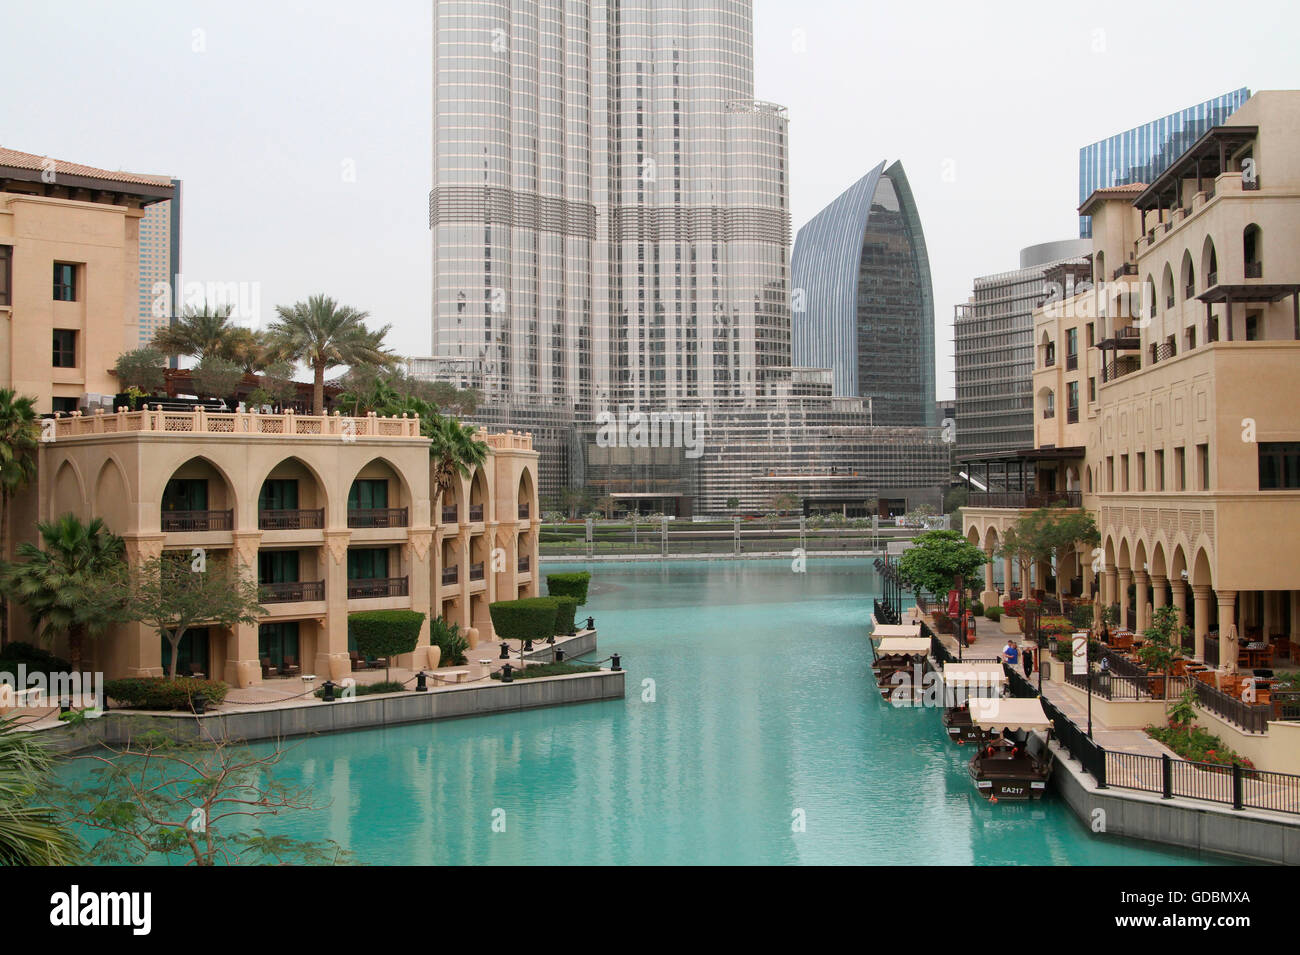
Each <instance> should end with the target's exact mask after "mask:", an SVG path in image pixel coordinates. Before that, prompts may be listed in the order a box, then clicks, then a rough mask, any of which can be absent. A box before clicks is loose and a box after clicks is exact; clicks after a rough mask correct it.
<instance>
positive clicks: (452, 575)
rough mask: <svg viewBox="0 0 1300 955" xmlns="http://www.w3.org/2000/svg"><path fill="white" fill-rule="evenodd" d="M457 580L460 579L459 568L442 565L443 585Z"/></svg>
mask: <svg viewBox="0 0 1300 955" xmlns="http://www.w3.org/2000/svg"><path fill="white" fill-rule="evenodd" d="M459 580H460V568H459V567H444V568H443V569H442V582H443V584H444V585H445V584H454V583H456V582H457V581H459Z"/></svg>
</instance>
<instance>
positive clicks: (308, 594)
mask: <svg viewBox="0 0 1300 955" xmlns="http://www.w3.org/2000/svg"><path fill="white" fill-rule="evenodd" d="M258 586H259V588H260V589H261V591H262V596H261V600H262V603H264V604H286V603H302V602H304V601H308V600H324V599H325V581H323V580H297V581H292V582H277V583H271V584H266V583H264V584H259V585H258Z"/></svg>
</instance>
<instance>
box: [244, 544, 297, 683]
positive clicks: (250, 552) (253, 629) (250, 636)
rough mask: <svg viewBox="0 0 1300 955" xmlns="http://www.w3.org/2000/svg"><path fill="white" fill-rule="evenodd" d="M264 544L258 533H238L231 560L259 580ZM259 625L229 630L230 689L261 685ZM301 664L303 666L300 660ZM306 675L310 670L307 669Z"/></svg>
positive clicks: (245, 624) (247, 574)
mask: <svg viewBox="0 0 1300 955" xmlns="http://www.w3.org/2000/svg"><path fill="white" fill-rule="evenodd" d="M261 542H262V535H261V533H259V532H253V533H248V532H240V531H236V532H235V533H234V534H233V535H232V543H233V544H234V547H233V548H232V549H231V557H232V558H233V559H234V561H235V567H236V569H237V570H238V572H239V573H241V574H244V575H246V576H251V577H252V578H253V579H254V580H256V579H257V548H258V545H259V544H261ZM257 636H258V626H257V624H255V623H239V624H235V626H233V627H231V628H230V635H229V636H228V637H227V638H226V640H227V641H228V642H227V644H226V667H225V670H226V672H225V681H226V682H227V683H229V684H230V685H231V686H235V687H243V686H252V685H253V684H254V683H261V682H262V665H261V662H260V660H259V654H258V639H257ZM299 665H300V666H301V665H302V663H301V661H300V663H299ZM303 672H304V673H306V672H307V671H306V670H304V671H303Z"/></svg>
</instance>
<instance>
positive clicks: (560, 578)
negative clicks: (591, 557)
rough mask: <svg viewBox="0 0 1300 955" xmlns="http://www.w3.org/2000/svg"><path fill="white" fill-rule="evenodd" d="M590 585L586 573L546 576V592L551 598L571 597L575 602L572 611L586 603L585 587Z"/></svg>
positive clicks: (589, 577)
mask: <svg viewBox="0 0 1300 955" xmlns="http://www.w3.org/2000/svg"><path fill="white" fill-rule="evenodd" d="M590 583H591V574H590V573H589V572H588V571H585V570H583V571H579V572H576V573H571V574H547V575H546V592H547V594H549V595H550V596H552V597H573V598H574V599H575V600H577V603H576V604H574V609H575V611H576V609H577V608H578V607H581V606H582V605H583V604H585V603H586V602H587V586H588V585H589V584H590Z"/></svg>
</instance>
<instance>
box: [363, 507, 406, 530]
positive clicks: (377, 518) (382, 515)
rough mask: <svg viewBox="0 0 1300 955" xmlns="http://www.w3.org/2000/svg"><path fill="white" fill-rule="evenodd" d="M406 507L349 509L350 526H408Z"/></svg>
mask: <svg viewBox="0 0 1300 955" xmlns="http://www.w3.org/2000/svg"><path fill="white" fill-rule="evenodd" d="M407 524H408V518H407V511H406V508H404V507H363V508H356V509H350V510H349V511H348V527H406V526H407Z"/></svg>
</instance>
